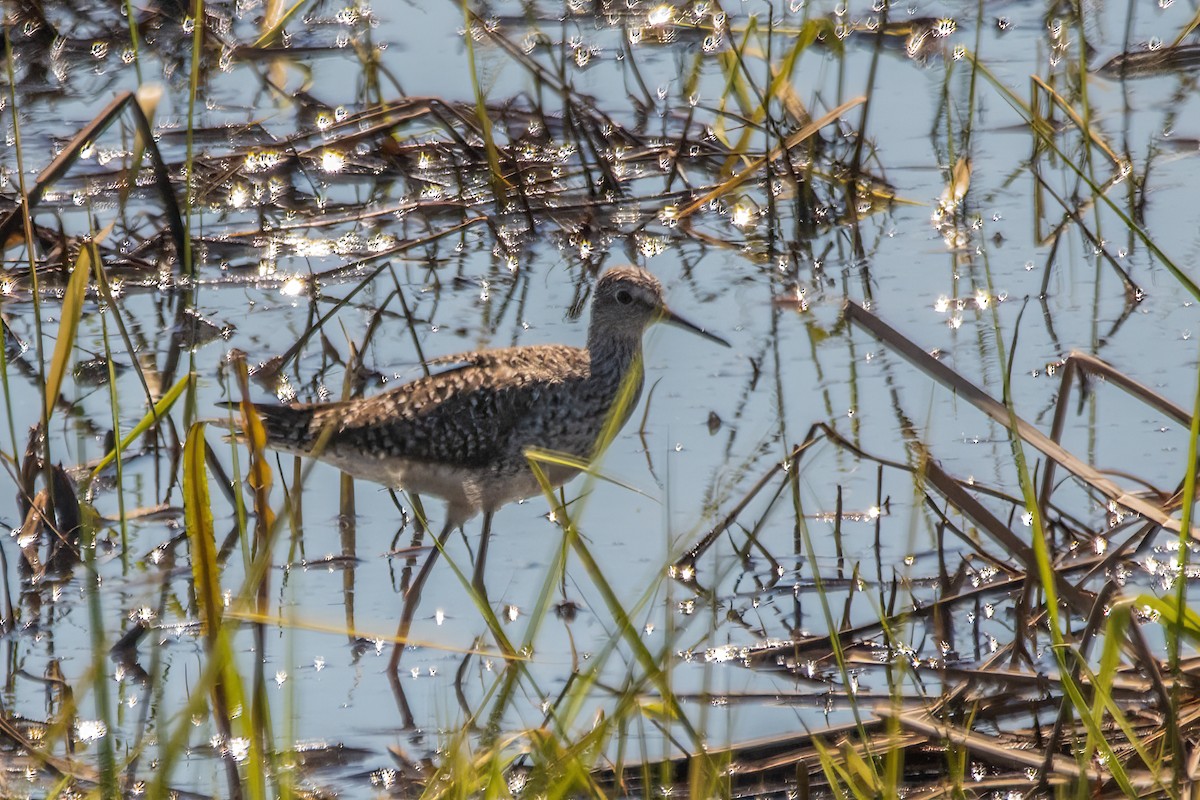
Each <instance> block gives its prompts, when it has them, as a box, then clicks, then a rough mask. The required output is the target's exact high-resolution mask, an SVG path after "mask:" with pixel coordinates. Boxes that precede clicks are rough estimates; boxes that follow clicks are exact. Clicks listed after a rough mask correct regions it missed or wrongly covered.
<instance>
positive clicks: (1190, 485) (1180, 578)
mask: <svg viewBox="0 0 1200 800" xmlns="http://www.w3.org/2000/svg"><path fill="white" fill-rule="evenodd" d="M1188 433H1189V435H1188V449H1187V458H1188V460H1187V466H1186V469H1185V472H1184V477H1183V496H1182V497H1181V498H1180V506H1181V519H1180V530H1179V558H1178V560H1177V562H1176V567H1175V568H1176V570H1177V573H1176V578H1175V605H1176V607H1178V608H1187V607H1188V606H1187V586H1188V577H1187V565H1188V558H1189V556H1190V555H1191V541H1190V539H1191V537H1190V536H1188V531H1189V530H1190V529H1191V524H1192V517H1193V516H1194V515H1195V511H1196V470H1197V468H1198V466H1200V465H1198V464H1197V459H1198V458H1200V444H1198V443H1197V437H1200V369H1198V370H1197V372H1196V397H1195V400H1194V402H1193V404H1192V421H1191V426H1190V427H1189V431H1188ZM1182 619H1183V618H1182V616H1177V617H1176V623H1175V624H1173V625H1171V626H1170V628H1169V631H1170V634H1171V643H1170V651H1169V669H1170V670H1171V674H1172V675H1174V676H1175V689H1176V696H1175V701H1176V707H1177V708H1178V707H1180V703H1181V702H1182V700H1183V698H1182V697H1180V696H1179V694H1178V691H1179V687H1180V686H1182V685H1183V676H1182V674H1181V673H1180V664H1181V661H1182V654H1181V647H1182V637H1183V628H1182Z"/></svg>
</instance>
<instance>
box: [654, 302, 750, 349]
mask: <svg viewBox="0 0 1200 800" xmlns="http://www.w3.org/2000/svg"><path fill="white" fill-rule="evenodd" d="M658 320H659V322H669V323H671V324H672V325H678V326H679V327H681V328H685V329H687V330H689V331H691V332H692V333H697V334H699V335H701V336H703V337H704V338H705V339H708V340H709V341H710V342H716V343H717V344H719V345H724V346H725V347H731V346H732V345H730V344H729V342H727V341H725V340H724V339H722V338H721V337H720V336H717V335H716V334H715V333H709V332H708V331H706V330H704V328H701V327H700V326H699V325H696V324H695V323H692V322H688V321H687V320H686V319H684V318H683V317H681V316H679V315H678V314H676V313H675V312H674V311H672V310H671V309H669V308H667V307H666V306H663V307H662V310H661V311H660V312H659V318H658Z"/></svg>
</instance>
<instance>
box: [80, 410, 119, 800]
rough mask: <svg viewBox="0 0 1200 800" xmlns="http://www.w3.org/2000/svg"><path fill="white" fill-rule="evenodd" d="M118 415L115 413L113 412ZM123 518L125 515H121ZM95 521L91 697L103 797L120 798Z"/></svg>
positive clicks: (89, 576) (85, 552)
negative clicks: (100, 730) (98, 729)
mask: <svg viewBox="0 0 1200 800" xmlns="http://www.w3.org/2000/svg"><path fill="white" fill-rule="evenodd" d="M114 413H115V412H114ZM122 516H123V515H122ZM94 520H95V518H94V517H92V516H91V515H87V516H85V517H84V522H83V525H82V526H81V528H80V532H79V533H80V536H79V549H80V550H81V551H82V556H83V564H84V568H85V569H86V573H85V576H86V577H85V585H86V589H85V591H86V594H87V605H88V627H89V628H90V631H89V633H90V639H91V645H92V655H91V658H92V662H91V663H92V669H91V673H92V693H93V696H94V700H93V702H94V704H95V708H96V716H97V718H99V719H101V720H103V721H104V724H105V726H106V728H107V735H105V736H101V737H100V738H99V741H98V742H97V747H98V748H99V752H98V754H97V756H98V758H99V761H100V792H101V796H103V797H106V798H109V797H118V796H119V793H118V791H117V771H116V756H115V754H114V752H113V740H114V738H116V733H115V732H116V731H117V730H118V722H117V719H116V717H115V716H114V713H113V706H112V698H111V695H110V690H109V683H110V679H109V676H108V671H107V670H106V669H105V668H104V665H105V664H107V663H108V642H107V640H106V637H105V635H104V617H105V614H104V607H103V602H102V599H101V596H100V579H99V575H98V574H97V572H96V538H97V534H98V533H99V532H98V531H97V530H96V528H95V525H94Z"/></svg>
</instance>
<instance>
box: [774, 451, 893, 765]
mask: <svg viewBox="0 0 1200 800" xmlns="http://www.w3.org/2000/svg"><path fill="white" fill-rule="evenodd" d="M789 483H790V484H791V487H792V504H793V506H794V508H795V510H796V527H797V528H798V529H799V532H800V538H801V541H802V543H803V545H804V550H805V552H807V553H809V554H810V558H809V560H808V565H809V568H810V569H811V570H812V576H813V584H814V586H815V588H816V594H817V597H818V598H819V599H820V606H821V614H822V615H823V617H824V619H825V629H826V630H828V631H829V646H830V649H831V650H832V651H833V660H834V663H835V664H836V665H837V668H838V672H839V674H840V675H841V678H842V685H843V686H845V687H846V690H847V692H850V687H851V686H853V681H852V680H851V676H850V666H849V663H848V662H847V661H846V652H845V650H844V649H843V648H842V640H841V637H840V636H839V635H838V626H837V623H836V622H834V619H833V610H832V609H831V608H830V607H829V599H828V597H827V596H826V592H825V582H824V580H823V579H822V578H821V568H820V566H819V564H818V563H817V558H816V557H815V553H816V552H817V551H816V549H815V548H814V547H813V543H812V536H811V535H810V533H809V530H808V523H807V522H805V519H804V505H803V501H802V500H801V497H800V482H799V476H798V473H797V471H796V470H792V472H791V473H789ZM846 699H847V700H848V701H849V706H850V713H851V715H852V716H853V717H854V724H855V727H856V728H857V729H858V736H859V741H860V742H861V744H862V746H863V747H864V748H866V749H867V752H868V753H871V752H872V743H871V737H870V735H869V734H868V733H867V729H866V725H865V724H864V723H863V719H862V714H861V713H860V710H859V707H858V701H857V699H856V698H855V696H854V694H853V693H848V694H847V695H846ZM813 741H814V743H816V740H815V739H814V740H813ZM870 763H872V764H873V763H874V757H872V759H871V762H870ZM822 766H823V767H824V766H825V762H824V761H822ZM839 773H840V770H834V771H833V773H831V772H829V771H828V770H826V776H827V777H828V778H829V782H830V784H831V785H832V784H833V783H835V775H837V774H839ZM872 775H873V780H872V783H873V785H875V786H879V785H881V782H880V779H879V774H878V771H877V769H875V768H873V769H872Z"/></svg>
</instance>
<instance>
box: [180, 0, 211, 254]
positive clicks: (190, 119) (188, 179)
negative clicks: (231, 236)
mask: <svg viewBox="0 0 1200 800" xmlns="http://www.w3.org/2000/svg"><path fill="white" fill-rule="evenodd" d="M204 24H205V23H204V0H192V63H191V74H190V76H189V78H188V108H187V131H186V132H185V136H186V142H187V144H186V152H185V155H184V162H183V229H184V241H183V253H182V254H181V256H180V258H181V259H182V260H183V267H184V269H185V270H187V272H186V273H185V274H187V275H188V276H189V277H192V276H194V275H195V271H196V265H195V264H194V263H193V261H192V195H193V192H194V191H195V190H194V188H193V184H194V182H195V169H196V162H195V158H196V151H195V141H194V139H195V133H196V98H197V97H198V95H199V93H200V61H201V59H203V57H204Z"/></svg>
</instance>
